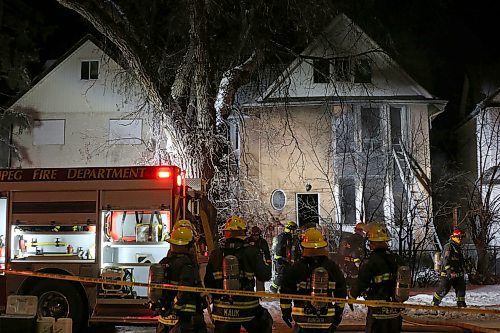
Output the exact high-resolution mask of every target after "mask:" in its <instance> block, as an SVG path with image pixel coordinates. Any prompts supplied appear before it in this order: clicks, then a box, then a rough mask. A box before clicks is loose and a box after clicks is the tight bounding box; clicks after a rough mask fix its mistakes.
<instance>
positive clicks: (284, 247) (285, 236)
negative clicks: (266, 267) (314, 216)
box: [270, 221, 301, 293]
mask: <svg viewBox="0 0 500 333" xmlns="http://www.w3.org/2000/svg"><path fill="white" fill-rule="evenodd" d="M296 231H297V223H295V222H293V221H288V222H287V223H285V229H284V230H283V232H282V233H281V234H279V235H278V236H276V237H275V238H274V239H273V245H272V250H273V259H274V272H275V277H274V280H273V282H272V283H271V287H270V289H271V291H272V292H273V293H276V292H278V290H279V289H280V286H281V281H282V280H283V276H284V275H285V274H286V271H287V269H288V268H289V267H290V265H291V264H292V263H294V262H295V261H296V260H298V259H299V258H300V257H301V249H300V240H299V237H298V235H297V232H296Z"/></svg>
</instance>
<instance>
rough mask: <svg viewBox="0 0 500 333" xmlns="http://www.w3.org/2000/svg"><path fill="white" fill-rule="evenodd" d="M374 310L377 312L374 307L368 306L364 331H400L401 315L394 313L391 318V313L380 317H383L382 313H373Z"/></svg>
mask: <svg viewBox="0 0 500 333" xmlns="http://www.w3.org/2000/svg"><path fill="white" fill-rule="evenodd" d="M385 309H387V308H385ZM374 311H375V312H379V311H378V310H375V308H371V307H368V314H367V315H366V328H365V333H389V332H390V333H400V332H401V329H402V328H403V317H401V315H396V316H395V317H393V318H391V317H392V316H391V315H388V316H387V318H384V319H382V318H381V317H383V315H380V314H378V313H374ZM389 311H390V310H389Z"/></svg>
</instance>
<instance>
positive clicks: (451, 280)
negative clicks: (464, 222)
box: [432, 229, 467, 308]
mask: <svg viewBox="0 0 500 333" xmlns="http://www.w3.org/2000/svg"><path fill="white" fill-rule="evenodd" d="M464 237H465V233H464V232H463V231H462V230H460V229H455V230H453V233H452V234H451V235H450V241H449V242H448V243H447V244H446V245H445V246H444V248H443V257H442V259H441V274H440V281H439V287H438V290H437V291H436V292H435V293H434V297H433V299H432V305H439V304H440V303H441V300H442V299H443V297H445V296H446V294H448V292H449V291H450V289H451V287H453V289H455V295H456V298H457V306H458V307H462V308H465V307H467V304H466V303H465V289H466V286H465V276H464V275H465V259H464V255H463V253H462V248H461V246H460V245H461V244H462V239H463V238H464Z"/></svg>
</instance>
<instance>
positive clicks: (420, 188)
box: [392, 140, 442, 251]
mask: <svg viewBox="0 0 500 333" xmlns="http://www.w3.org/2000/svg"><path fill="white" fill-rule="evenodd" d="M392 153H393V156H394V160H395V162H396V165H397V168H398V171H399V175H400V177H401V180H402V182H403V186H404V189H405V191H406V195H407V199H408V209H407V216H408V218H409V219H413V220H414V221H415V225H414V228H413V229H414V234H415V231H417V233H416V236H417V239H418V240H419V241H421V242H424V249H427V250H437V251H442V245H441V242H440V241H439V237H438V236H437V233H436V229H435V226H434V220H433V217H432V207H431V200H430V199H431V186H430V181H429V179H428V177H427V175H426V174H425V172H424V171H423V170H422V168H421V167H420V165H419V164H418V163H417V161H416V160H415V159H414V158H413V157H412V156H411V155H410V154H409V153H408V151H407V150H406V148H405V146H404V145H403V143H402V142H401V140H400V141H399V143H398V144H393V147H392ZM429 236H430V237H429Z"/></svg>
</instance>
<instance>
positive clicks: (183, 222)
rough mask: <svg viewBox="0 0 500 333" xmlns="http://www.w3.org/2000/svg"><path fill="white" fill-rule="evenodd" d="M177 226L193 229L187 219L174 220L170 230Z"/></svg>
mask: <svg viewBox="0 0 500 333" xmlns="http://www.w3.org/2000/svg"><path fill="white" fill-rule="evenodd" d="M179 227H186V228H191V229H193V224H192V223H191V222H190V221H189V220H179V221H177V222H175V224H174V227H173V228H172V230H175V229H177V228H179Z"/></svg>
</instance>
